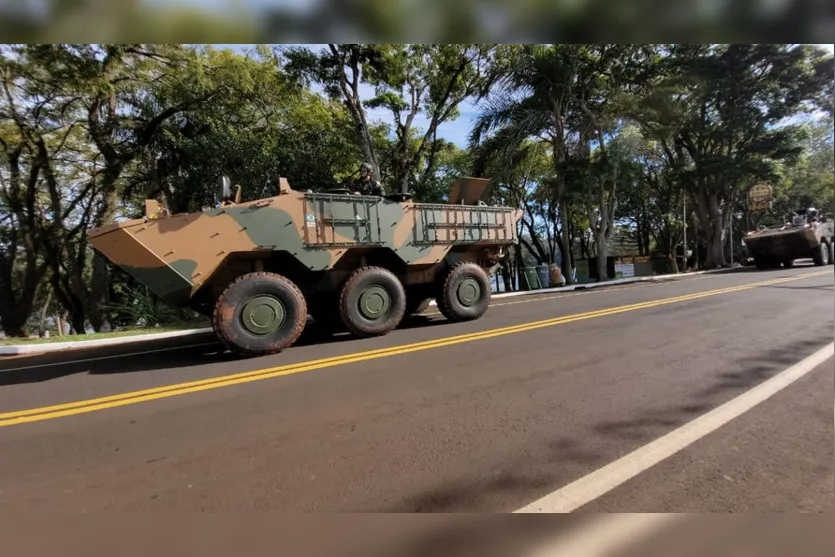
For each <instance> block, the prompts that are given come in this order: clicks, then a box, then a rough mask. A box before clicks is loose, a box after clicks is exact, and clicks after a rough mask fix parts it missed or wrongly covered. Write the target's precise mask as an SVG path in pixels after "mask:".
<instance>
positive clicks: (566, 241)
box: [560, 201, 574, 285]
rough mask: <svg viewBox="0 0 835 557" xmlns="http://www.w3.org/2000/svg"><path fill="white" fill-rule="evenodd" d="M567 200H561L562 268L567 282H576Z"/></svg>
mask: <svg viewBox="0 0 835 557" xmlns="http://www.w3.org/2000/svg"><path fill="white" fill-rule="evenodd" d="M567 205H568V204H567V203H566V202H565V201H560V229H561V230H560V236H561V237H562V244H561V245H560V249H561V250H562V261H561V262H560V263H561V265H560V269H561V270H562V275H563V276H564V277H565V284H566V285H569V284H574V273H572V272H571V270H572V266H573V263H574V262H573V261H572V259H573V258H572V257H571V240H570V238H569V236H568V207H567Z"/></svg>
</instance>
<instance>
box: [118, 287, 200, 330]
mask: <svg viewBox="0 0 835 557" xmlns="http://www.w3.org/2000/svg"><path fill="white" fill-rule="evenodd" d="M123 300H124V301H123V302H121V303H118V304H108V305H107V306H106V308H107V309H108V310H110V311H112V312H113V314H114V320H115V321H117V322H121V323H122V324H123V325H124V326H126V327H135V326H139V327H161V326H164V325H173V324H181V323H196V322H201V321H205V318H203V317H201V316H200V315H198V314H196V313H195V312H193V311H191V310H189V309H183V308H173V307H171V306H169V305H168V304H166V303H165V302H163V301H162V300H161V299H160V298H159V297H158V296H156V295H155V294H153V293H152V292H150V291H149V290H148V289H147V288H145V287H142V286H139V287H137V286H127V287H125V289H124V292H123Z"/></svg>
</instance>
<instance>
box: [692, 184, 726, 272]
mask: <svg viewBox="0 0 835 557" xmlns="http://www.w3.org/2000/svg"><path fill="white" fill-rule="evenodd" d="M693 200H694V201H695V206H696V215H697V216H698V218H699V224H701V229H702V231H703V232H704V238H705V261H704V268H705V269H716V268H719V267H724V266H725V250H724V245H723V242H722V236H723V234H722V232H723V228H724V227H723V226H722V223H723V220H724V219H723V218H722V214H721V212H720V210H719V193H718V192H717V191H715V190H714V191H711V190H707V188H705V187H704V185H702V186H701V187H699V188H698V189H697V191H696V192H694V195H693Z"/></svg>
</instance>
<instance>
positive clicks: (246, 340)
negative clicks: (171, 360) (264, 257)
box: [212, 272, 307, 356]
mask: <svg viewBox="0 0 835 557" xmlns="http://www.w3.org/2000/svg"><path fill="white" fill-rule="evenodd" d="M257 296H267V297H271V298H274V299H276V300H278V302H280V304H281V307H282V309H283V311H284V320H283V322H282V323H281V325H280V326H279V327H278V329H277V330H276V331H274V332H269V333H265V334H256V333H254V332H252V331H250V330H248V329H247V328H246V327H245V326H244V324H243V312H244V309H245V306H246V303H247V301H249V300H252V299H253V298H255V297H257ZM306 322H307V305H306V303H305V300H304V295H302V293H301V291H300V290H299V288H298V287H297V286H296V285H295V284H293V282H292V281H290V280H289V279H287V278H285V277H283V276H281V275H278V274H275V273H265V272H258V273H248V274H246V275H242V276H240V277H238V278H237V279H236V280H235V281H233V282H232V283H231V284H230V285H229V286H228V287H226V290H224V291H223V293H222V294H221V295H220V296H219V297H218V299H217V302H216V303H215V310H214V312H213V313H212V328H213V329H214V331H215V334H216V335H217V337H218V338H219V339H220V341H221V342H223V344H224V345H226V347H227V348H228V349H229V350H231V351H232V352H234V353H236V354H240V355H242V356H265V355H268V354H277V353H279V352H281V351H283V350H285V349H286V348H289V347H290V346H292V345H293V343H295V342H296V341H297V340H298V339H299V336H300V335H301V334H302V331H303V330H304V326H305V323H306Z"/></svg>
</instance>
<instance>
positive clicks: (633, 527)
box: [527, 513, 688, 557]
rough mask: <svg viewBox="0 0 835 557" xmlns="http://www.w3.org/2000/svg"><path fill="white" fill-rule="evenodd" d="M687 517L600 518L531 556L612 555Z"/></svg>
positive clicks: (606, 516) (535, 551) (535, 550)
mask: <svg viewBox="0 0 835 557" xmlns="http://www.w3.org/2000/svg"><path fill="white" fill-rule="evenodd" d="M687 516H688V515H686V514H668V513H646V514H640V513H636V514H632V513H629V514H611V515H601V516H597V517H595V518H594V519H592V520H591V522H589V523H586V524H583V525H581V526H578V527H577V528H574V529H572V530H570V531H568V532H566V533H565V534H561V535H560V537H559V539H557V540H555V541H551V542H546V543H543V544H542V545H540V546H538V547H536V548H535V549H534V550H533V551H532V552H530V553H529V554H528V555H527V557H564V556H574V555H576V556H582V557H604V556H609V555H612V554H613V553H614V552H615V551H616V550H622V549H623V548H624V547H625V546H628V545H629V544H633V543H636V542H639V541H641V540H642V539H644V538H646V537H648V536H651V535H652V534H653V533H655V532H656V531H659V530H660V529H662V528H664V527H666V526H670V525H672V524H673V523H674V522H675V521H677V520H678V521H680V520H682V519H683V518H685V517H687Z"/></svg>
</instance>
